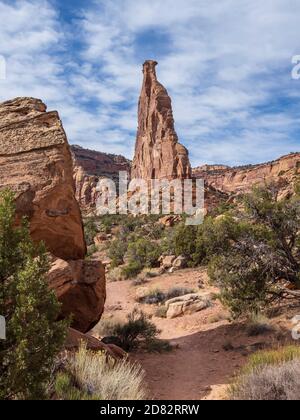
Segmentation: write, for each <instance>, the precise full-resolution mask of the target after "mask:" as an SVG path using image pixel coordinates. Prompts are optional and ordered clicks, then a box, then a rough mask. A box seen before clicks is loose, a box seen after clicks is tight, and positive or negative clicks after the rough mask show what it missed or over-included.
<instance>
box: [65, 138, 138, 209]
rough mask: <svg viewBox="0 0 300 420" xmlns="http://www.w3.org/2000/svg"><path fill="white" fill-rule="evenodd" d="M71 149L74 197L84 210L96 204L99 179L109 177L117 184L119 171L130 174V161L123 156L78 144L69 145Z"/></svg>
mask: <svg viewBox="0 0 300 420" xmlns="http://www.w3.org/2000/svg"><path fill="white" fill-rule="evenodd" d="M71 150H72V155H73V164H74V180H75V186H76V198H77V200H78V202H79V203H80V206H81V208H82V210H84V211H86V210H90V209H93V208H95V206H96V201H97V191H96V186H97V183H98V181H99V179H101V178H110V179H112V180H114V181H115V182H116V184H117V185H118V180H119V172H127V173H128V174H130V170H131V162H130V161H129V160H128V159H126V158H125V157H124V156H120V155H112V154H107V153H101V152H96V151H93V150H88V149H84V148H82V147H80V146H71Z"/></svg>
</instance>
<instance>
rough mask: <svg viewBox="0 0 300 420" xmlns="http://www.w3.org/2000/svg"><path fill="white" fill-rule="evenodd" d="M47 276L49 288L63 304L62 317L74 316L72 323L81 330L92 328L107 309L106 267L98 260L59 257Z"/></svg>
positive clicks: (85, 330)
mask: <svg viewBox="0 0 300 420" xmlns="http://www.w3.org/2000/svg"><path fill="white" fill-rule="evenodd" d="M48 278H49V285H50V287H51V288H52V289H53V290H55V292H56V295H57V297H58V299H59V301H60V302H61V303H62V309H61V315H62V317H63V318H65V317H68V316H69V315H71V316H72V326H73V327H74V328H75V329H77V330H79V331H81V332H87V331H89V330H91V329H92V328H93V327H94V326H95V325H96V324H97V323H98V322H99V320H100V318H101V315H102V313H103V310H104V304H105V299H106V286H105V270H104V266H103V265H102V264H101V263H100V262H99V261H89V260H77V261H64V260H61V259H56V260H54V261H53V263H52V265H51V269H50V271H49V274H48Z"/></svg>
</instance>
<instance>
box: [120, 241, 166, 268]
mask: <svg viewBox="0 0 300 420" xmlns="http://www.w3.org/2000/svg"><path fill="white" fill-rule="evenodd" d="M127 256H128V259H129V261H130V262H137V263H139V264H140V265H141V266H142V267H143V268H145V267H146V268H153V267H157V266H158V265H159V264H158V260H159V257H160V256H161V249H160V246H159V245H158V244H157V243H154V242H151V241H149V240H147V239H144V238H138V239H137V240H136V241H134V242H131V243H129V246H128V251H127Z"/></svg>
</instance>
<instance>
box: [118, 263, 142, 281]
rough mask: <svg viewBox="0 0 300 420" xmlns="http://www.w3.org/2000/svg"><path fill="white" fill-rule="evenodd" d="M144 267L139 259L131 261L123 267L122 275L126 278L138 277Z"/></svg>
mask: <svg viewBox="0 0 300 420" xmlns="http://www.w3.org/2000/svg"><path fill="white" fill-rule="evenodd" d="M143 269H144V267H143V265H142V264H141V263H140V262H139V261H130V262H129V263H128V264H127V265H126V266H125V267H124V268H123V269H122V275H123V276H124V278H125V279H132V278H134V277H136V276H137V275H138V274H139V273H140V272H141V271H142V270H143Z"/></svg>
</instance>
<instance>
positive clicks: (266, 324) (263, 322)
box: [247, 313, 274, 337]
mask: <svg viewBox="0 0 300 420" xmlns="http://www.w3.org/2000/svg"><path fill="white" fill-rule="evenodd" d="M272 331H274V326H273V325H271V323H270V321H269V320H268V318H267V317H265V316H264V315H262V314H260V313H254V314H252V315H251V317H250V319H249V322H248V325H247V333H248V335H249V337H256V336H258V335H263V334H268V333H270V332H272Z"/></svg>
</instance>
